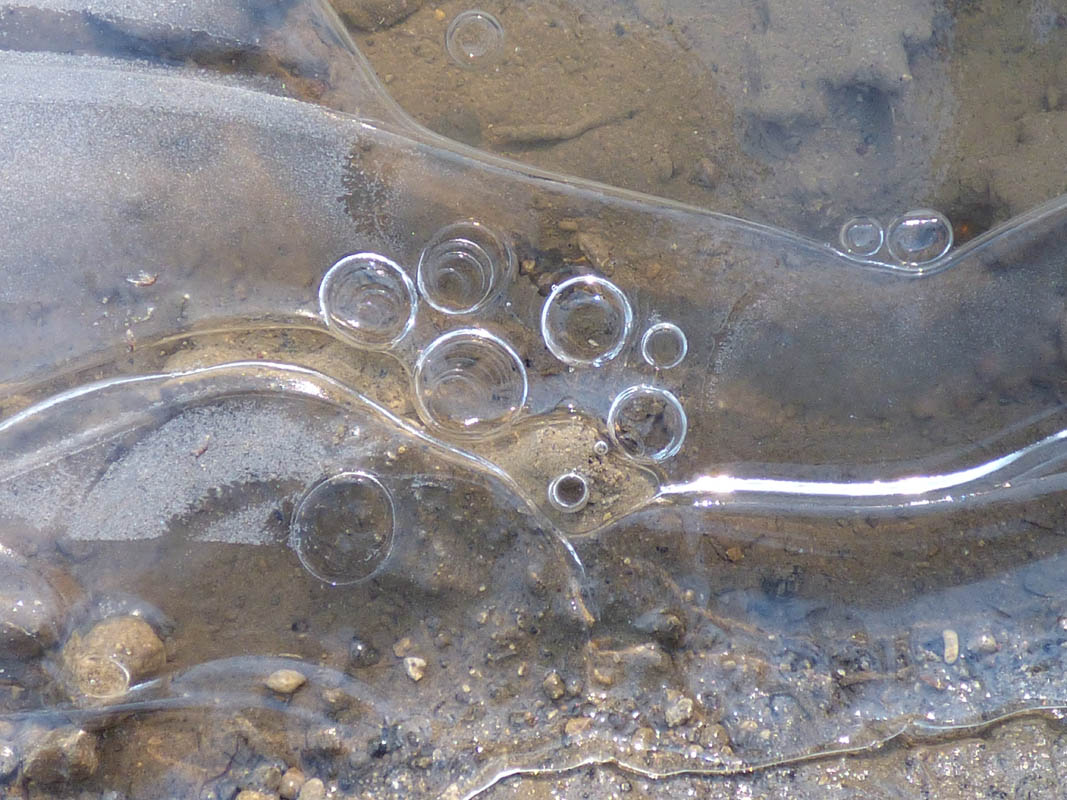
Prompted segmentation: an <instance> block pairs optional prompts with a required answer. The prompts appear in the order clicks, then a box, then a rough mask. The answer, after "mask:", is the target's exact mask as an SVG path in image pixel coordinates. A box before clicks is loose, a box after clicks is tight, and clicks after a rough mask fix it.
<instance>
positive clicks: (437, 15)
mask: <svg viewBox="0 0 1067 800" xmlns="http://www.w3.org/2000/svg"><path fill="white" fill-rule="evenodd" d="M447 16H448V15H447V14H445V11H444V9H443V8H435V9H434V10H433V18H434V19H435V20H437V21H438V22H444V21H445V18H446V17H447Z"/></svg>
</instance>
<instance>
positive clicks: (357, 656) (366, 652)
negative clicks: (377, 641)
mask: <svg viewBox="0 0 1067 800" xmlns="http://www.w3.org/2000/svg"><path fill="white" fill-rule="evenodd" d="M381 658H382V656H381V653H379V652H378V650H377V648H375V647H374V645H372V644H371V643H370V642H367V641H364V640H363V639H360V638H359V637H358V636H353V637H352V641H351V642H349V644H348V663H349V664H351V665H352V666H353V667H358V668H361V669H362V668H364V667H373V666H374V665H375V664H377V663H378V662H379V661H381Z"/></svg>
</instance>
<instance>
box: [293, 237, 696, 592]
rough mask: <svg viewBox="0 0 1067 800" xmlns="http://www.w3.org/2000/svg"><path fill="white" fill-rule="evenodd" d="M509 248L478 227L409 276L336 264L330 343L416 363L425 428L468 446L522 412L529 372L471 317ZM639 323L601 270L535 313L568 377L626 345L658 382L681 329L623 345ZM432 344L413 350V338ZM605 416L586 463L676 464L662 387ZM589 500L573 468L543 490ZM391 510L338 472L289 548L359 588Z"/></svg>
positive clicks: (300, 513) (435, 246) (639, 389)
mask: <svg viewBox="0 0 1067 800" xmlns="http://www.w3.org/2000/svg"><path fill="white" fill-rule="evenodd" d="M516 261H517V259H516V255H515V251H514V248H513V247H512V245H511V243H510V241H509V240H508V239H507V238H506V237H503V236H501V235H499V234H498V233H497V232H495V231H493V230H492V229H491V228H489V227H487V226H485V225H484V224H482V223H480V222H477V221H475V220H461V221H458V222H455V223H453V224H450V225H447V226H445V227H444V228H441V229H440V230H439V231H437V232H436V233H435V234H434V235H433V236H432V237H430V239H429V240H428V241H427V242H426V243H425V245H424V246H423V248H422V251H421V254H420V256H419V259H418V265H417V268H416V270H415V276H414V279H412V277H411V276H410V275H409V274H408V272H407V271H406V270H405V269H404V268H403V267H401V266H400V265H399V264H398V263H396V262H395V261H393V260H392V259H390V258H387V257H386V256H384V255H381V254H378V253H369V252H367V253H356V254H353V255H349V256H345V257H344V258H342V259H341V260H339V261H338V262H337V263H336V264H334V265H333V266H332V267H331V268H330V269H329V270H328V271H327V273H326V274H325V276H324V277H323V279H322V282H321V284H320V286H319V311H320V314H321V316H322V318H323V320H324V321H325V322H326V325H327V326H328V327H329V329H330V330H331V331H333V332H334V333H335V334H336V335H337V336H338V337H340V338H341V339H343V340H344V341H347V342H349V343H350V344H352V345H353V346H355V347H358V348H362V349H367V350H376V351H390V352H393V353H394V354H395V355H397V356H398V357H400V358H402V359H403V360H407V361H408V362H409V363H411V362H413V367H412V389H413V395H414V403H415V408H416V411H417V413H418V415H419V417H420V419H422V421H423V422H424V423H425V424H426V425H427V426H428V427H429V428H430V429H432V430H434V431H436V432H437V433H439V434H441V435H443V436H444V437H445V438H447V439H449V440H451V441H475V440H479V439H483V438H485V437H487V436H489V435H491V434H494V433H497V432H499V431H501V430H502V429H504V428H505V427H507V426H509V425H511V424H512V423H513V422H514V421H515V420H516V419H518V418H519V417H520V416H521V415H522V413H523V411H524V409H525V408H526V405H527V400H528V395H529V389H530V386H529V376H528V374H527V368H526V364H525V363H524V361H523V359H522V357H521V356H520V355H519V353H518V351H517V350H516V348H515V347H514V346H513V345H512V344H511V343H509V342H508V341H506V340H505V339H504V338H502V337H501V336H500V335H498V334H496V333H493V332H491V331H489V330H487V329H486V328H485V327H482V326H481V325H480V324H477V323H476V324H471V322H472V321H473V320H472V317H474V315H479V316H480V317H484V316H486V315H487V314H491V313H492V312H491V310H489V308H490V307H491V306H492V305H493V304H494V303H495V302H496V301H498V300H500V299H502V298H503V297H504V296H505V295H506V292H507V288H508V286H509V285H510V284H511V283H512V282H513V280H514V277H515V274H516ZM422 304H425V306H428V307H429V308H430V309H432V312H431V316H432V314H433V312H436V314H437V315H439V316H438V319H437V323H436V324H437V325H438V326H439V325H441V324H442V323H447V322H448V321H449V320H452V319H455V320H456V322H457V323H459V326H457V327H455V328H452V329H450V330H446V331H444V332H438V330H439V329H438V328H437V327H436V326H433V325H423V326H420V325H419V319H420V314H419V309H420V306H421V305H422ZM464 322H466V324H463V323H464ZM634 329H635V316H634V308H633V305H632V303H631V301H630V299H629V297H627V295H626V293H625V292H624V291H623V290H622V289H621V288H619V286H617V285H616V284H615V283H613V282H612V281H610V280H608V279H606V278H604V277H601V276H599V275H577V276H574V277H571V278H568V279H567V280H564V281H562V282H561V283H559V284H557V285H556V286H555V287H554V288H553V289H552V291H551V292H550V293H549V295H548V297H547V298H546V299H545V301H544V303H543V305H542V306H541V309H540V334H541V339H542V342H543V344H544V346H545V348H546V349H547V350H548V351H549V353H551V354H552V356H554V357H555V358H556V359H557V360H558V361H559V362H561V363H562V364H564V365H566V366H567V368H568V369H569V370H571V371H575V370H584V369H597V368H601V367H604V366H605V365H608V364H609V363H611V362H615V361H616V360H617V359H619V358H620V356H622V355H623V354H624V353H629V352H631V350H630V349H629V348H630V347H631V346H633V352H635V356H634V361H633V362H632V363H628V364H627V365H626V366H633V365H634V364H636V365H640V364H641V363H643V364H644V365H646V366H648V367H652V368H653V369H654V370H655V372H656V374H659V373H660V372H661V371H663V370H670V369H673V368H674V367H677V366H678V365H679V364H681V363H682V362H683V361H684V360H685V357H686V355H687V353H688V348H689V345H688V341H687V339H686V336H685V333H684V332H683V331H682V329H681V328H679V327H678V326H677V325H675V324H674V323H672V322H663V321H658V320H652V321H651V323H650V324H649V325H648V327H647V328H645V330H644V331H643V333H642V335H641V336H640V338H639V340H638V341H637V342H636V343H633V339H634ZM430 330H433V333H432V334H431V338H430V341H429V342H428V343H427V344H425V345H420V344H416V341H417V340H418V339H419V338H420V335H419V334H420V333H421V332H422V331H430ZM621 380H622V381H623V383H624V385H625V384H630V385H628V386H627V387H626V388H624V389H623V390H622V391H620V392H619V393H618V394H617V395H616V396H615V398H614V400H613V401H612V402H611V405H610V408H609V409H608V411H607V416H606V422H607V437H605V439H602V440H600V441H598V442H597V444H596V447H595V448H594V452H595V453H596V455H599V456H603V455H606V454H607V453H608V452H609V450H610V449H611V447H612V445H614V447H615V448H617V449H618V451H619V452H621V453H622V454H623V455H624V456H626V457H628V458H630V459H631V460H633V461H635V462H638V463H645V464H652V463H656V462H660V461H664V460H666V459H669V458H671V457H673V456H674V455H676V454H677V453H678V452H679V450H680V449H681V447H682V443H683V441H684V440H685V436H686V430H687V418H686V414H685V411H684V410H683V408H682V404H681V402H680V401H679V400H678V398H677V397H676V396H675V395H674V394H673V393H672V392H671V391H670V390H668V389H666V388H663V387H661V386H656V385H651V384H647V383H633V382H632V380H631V381H627V380H626V379H625V378H622V379H621ZM589 496H590V488H589V484H588V481H587V479H586V477H584V476H583V475H581V474H580V473H579V472H576V471H570V472H566V473H564V474H561V475H558V476H557V477H555V478H553V479H552V480H551V481H550V482H549V485H548V489H547V499H548V505H549V507H550V508H552V509H554V510H555V511H557V512H559V513H562V514H576V513H578V512H580V511H581V510H582V509H583V508H585V506H586V504H587V502H588V500H589ZM394 524H395V523H394V514H393V501H392V495H391V494H390V492H389V490H388V489H387V488H386V487H385V486H384V485H383V484H382V482H381V481H380V480H379V479H378V478H376V477H374V476H372V475H370V474H367V473H363V472H346V473H342V474H340V475H335V476H334V477H332V478H328V479H327V480H325V481H323V482H321V483H319V484H317V485H315V486H314V487H312V488H311V489H310V491H309V492H308V493H307V495H306V496H305V498H304V500H303V501H302V502H301V503H300V504H299V506H298V508H297V509H296V512H295V514H294V517H293V522H292V527H291V541H292V544H293V547H294V549H295V550H296V552H297V554H298V555H299V557H300V559H301V561H302V562H303V564H304V566H305V567H306V568H307V569H308V570H309V571H310V572H311V573H312V574H314V575H316V576H317V577H319V578H320V579H321V580H324V581H326V582H328V583H333V584H343V583H353V582H360V581H364V580H367V579H369V578H370V577H372V576H373V575H374V574H376V572H377V570H378V569H379V568H380V566H381V564H382V563H384V561H385V559H386V558H387V556H388V554H389V551H390V549H391V543H392V539H393V527H394Z"/></svg>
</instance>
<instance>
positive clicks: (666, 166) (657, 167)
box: [652, 150, 674, 183]
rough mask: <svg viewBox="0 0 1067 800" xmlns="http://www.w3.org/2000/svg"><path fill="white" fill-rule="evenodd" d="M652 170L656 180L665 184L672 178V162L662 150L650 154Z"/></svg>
mask: <svg viewBox="0 0 1067 800" xmlns="http://www.w3.org/2000/svg"><path fill="white" fill-rule="evenodd" d="M652 169H653V171H654V172H655V174H656V180H658V181H659V182H660V183H666V182H667V181H669V180H670V179H671V178H673V177H674V161H673V160H672V159H671V157H670V156H669V155H668V154H667V153H664V152H663V151H662V150H657V151H656V152H654V153H653V154H652Z"/></svg>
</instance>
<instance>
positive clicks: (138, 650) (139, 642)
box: [63, 614, 167, 698]
mask: <svg viewBox="0 0 1067 800" xmlns="http://www.w3.org/2000/svg"><path fill="white" fill-rule="evenodd" d="M63 662H64V664H65V666H66V668H67V671H68V673H69V674H70V678H71V681H72V683H73V684H74V686H75V687H76V688H77V690H78V691H79V692H80V693H81V694H82V695H84V696H86V697H93V698H109V697H116V696H118V695H121V694H124V693H125V692H126V690H127V689H129V687H130V686H133V685H136V684H138V683H140V682H142V681H144V680H145V679H147V678H151V677H152V676H153V675H155V674H156V673H158V672H159V671H160V670H162V669H163V667H164V666H165V665H166V663H167V650H166V647H164V645H163V641H162V640H161V639H160V638H159V637H158V636H157V635H156V632H155V630H154V629H153V628H152V626H151V625H149V624H148V623H147V622H145V620H143V619H142V618H141V617H137V616H133V615H132V614H127V615H123V616H119V617H109V618H108V619H105V620H103V621H102V622H98V623H97V624H96V625H94V626H93V627H92V628H90V629H89V632H88V633H86V634H85V636H84V637H82V636H79V635H78V634H73V635H71V637H70V639H68V640H67V643H66V645H64V646H63Z"/></svg>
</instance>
